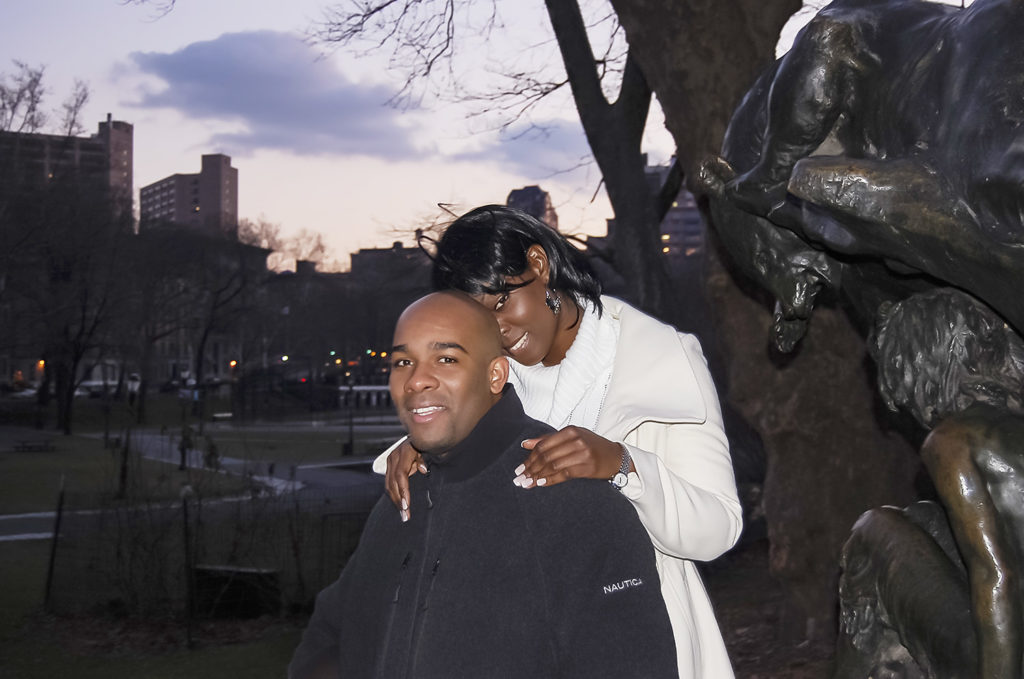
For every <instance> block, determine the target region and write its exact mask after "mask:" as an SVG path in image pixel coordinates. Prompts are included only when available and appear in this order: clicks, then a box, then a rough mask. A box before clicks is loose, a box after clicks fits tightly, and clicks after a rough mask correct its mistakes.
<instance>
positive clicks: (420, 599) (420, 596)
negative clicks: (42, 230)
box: [405, 474, 443, 678]
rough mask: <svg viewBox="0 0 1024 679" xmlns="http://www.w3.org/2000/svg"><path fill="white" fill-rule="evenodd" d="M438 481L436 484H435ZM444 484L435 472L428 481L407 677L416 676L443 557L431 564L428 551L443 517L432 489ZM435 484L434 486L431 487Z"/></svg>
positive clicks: (439, 487) (437, 488)
mask: <svg viewBox="0 0 1024 679" xmlns="http://www.w3.org/2000/svg"><path fill="white" fill-rule="evenodd" d="M435 482H436V486H435ZM442 485H443V479H442V478H441V477H440V475H438V474H434V475H433V476H432V477H431V478H430V479H429V481H428V483H427V527H426V530H425V531H424V532H423V560H422V566H421V567H420V574H419V578H418V579H417V581H416V595H417V600H416V601H414V602H413V606H414V608H413V627H412V638H411V643H410V649H409V650H410V653H409V661H408V666H407V667H406V673H405V676H406V677H410V678H414V677H416V667H417V665H418V660H419V651H420V636H421V634H422V631H423V618H424V616H425V615H426V612H427V608H428V606H427V601H428V599H429V598H430V592H431V590H432V589H433V588H434V577H435V576H436V575H437V569H438V568H439V567H440V565H441V559H439V558H438V559H435V560H434V562H433V564H430V559H429V557H428V553H429V550H430V547H431V541H430V535H431V533H432V532H433V531H434V523H435V520H439V519H441V518H443V517H440V516H437V517H435V514H434V510H436V509H437V504H438V501H437V500H435V499H434V498H433V497H431V492H430V491H431V490H433V491H434V496H437V495H438V494H439V491H440V490H441V487H442ZM432 486H433V488H431V487H432ZM428 567H429V568H430V575H429V576H428V575H427V573H426V571H427V568H428Z"/></svg>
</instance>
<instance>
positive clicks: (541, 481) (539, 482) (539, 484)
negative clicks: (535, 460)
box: [537, 479, 548, 486]
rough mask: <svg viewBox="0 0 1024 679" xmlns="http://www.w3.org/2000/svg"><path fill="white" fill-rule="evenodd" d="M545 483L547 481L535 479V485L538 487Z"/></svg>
mask: <svg viewBox="0 0 1024 679" xmlns="http://www.w3.org/2000/svg"><path fill="white" fill-rule="evenodd" d="M547 482H548V480H547V479H537V485H538V486H543V485H544V484H546V483H547Z"/></svg>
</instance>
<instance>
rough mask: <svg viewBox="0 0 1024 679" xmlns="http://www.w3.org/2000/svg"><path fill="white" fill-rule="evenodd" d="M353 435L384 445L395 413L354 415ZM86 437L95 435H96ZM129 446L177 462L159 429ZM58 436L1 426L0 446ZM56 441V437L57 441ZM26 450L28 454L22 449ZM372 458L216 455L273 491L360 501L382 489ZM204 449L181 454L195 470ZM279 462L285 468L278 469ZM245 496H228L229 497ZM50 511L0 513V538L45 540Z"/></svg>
mask: <svg viewBox="0 0 1024 679" xmlns="http://www.w3.org/2000/svg"><path fill="white" fill-rule="evenodd" d="M349 426H350V425H349V424H348V422H347V421H343V422H341V423H338V422H327V423H319V424H311V423H309V422H305V423H303V422H285V423H270V422H263V423H253V424H251V425H248V424H247V425H246V426H245V427H235V426H234V425H232V424H229V423H215V424H212V425H207V426H206V431H205V432H204V433H211V432H216V431H232V430H233V431H253V432H256V431H309V430H310V429H311V428H313V429H315V430H317V431H344V432H347V431H348V429H349ZM352 429H353V434H354V437H355V438H356V440H359V441H362V442H365V441H374V442H375V443H378V444H379V445H380V446H381V449H382V450H383V448H385V447H386V446H387V445H388V444H389V443H390V442H392V441H394V440H396V438H397V437H398V436H399V435H400V434H401V428H400V426H399V425H398V423H397V419H396V418H387V417H381V416H376V415H375V416H371V417H369V418H358V419H356V421H355V422H354V423H353V425H352ZM90 436H95V437H100V436H101V434H91V435H90ZM131 436H132V447H133V448H134V449H135V450H137V451H138V452H139V453H140V454H141V455H142V456H143V457H145V458H147V459H150V460H155V461H158V462H164V463H166V464H173V465H179V464H180V463H181V453H180V452H179V451H178V438H177V437H175V436H173V435H167V434H162V433H160V431H159V430H135V431H133V432H132V435H131ZM55 438H58V436H57V435H55V434H54V433H53V432H45V431H40V430H37V429H31V428H23V427H9V426H0V450H12V449H13V447H14V445H15V443H16V442H18V441H36V440H39V441H45V440H50V439H55ZM56 443H57V444H58V445H59V441H57V442H56ZM26 454H30V453H26ZM372 461H373V457H371V456H364V457H340V456H339V457H338V460H337V461H334V462H321V463H315V464H299V465H295V468H294V470H292V468H291V465H287V466H286V465H275V463H273V462H266V461H254V460H242V459H237V458H231V457H221V458H220V467H221V470H222V471H223V472H224V473H227V474H239V475H247V476H251V477H252V478H253V479H254V480H255V481H258V482H260V483H262V484H264V485H266V486H267V487H268V488H271V489H272V490H273V491H274V492H277V493H280V492H286V491H299V492H301V491H302V490H303V489H333V490H336V491H338V493H339V495H340V496H342V497H344V496H346V495H348V496H351V499H352V501H353V502H354V503H359V504H361V505H365V504H366V503H367V498H373V497H375V496H377V495H378V494H379V492H381V491H382V490H383V480H382V478H381V477H380V476H378V475H376V474H373V473H372V471H371V470H370V463H371V462H372ZM204 462H205V460H204V454H203V452H202V451H200V450H195V449H193V450H190V451H189V452H188V454H187V455H186V463H187V464H188V466H189V467H191V468H195V469H202V468H204V466H205V465H204ZM282 467H284V468H282ZM238 499H244V498H235V499H231V498H229V499H227V500H226V501H234V500H238ZM92 511H94V510H84V511H77V512H74V514H75V515H79V514H82V515H84V514H89V513H91V512H92ZM54 520H55V512H32V513H27V514H10V515H0V542H7V541H14V540H40V539H49V538H50V537H52V534H53V527H54Z"/></svg>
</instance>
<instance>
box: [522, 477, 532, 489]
mask: <svg viewBox="0 0 1024 679" xmlns="http://www.w3.org/2000/svg"><path fill="white" fill-rule="evenodd" d="M520 485H521V486H522V487H523V488H529V487H530V486H532V485H533V479H531V478H530V477H529V476H524V477H523V482H522V484H520Z"/></svg>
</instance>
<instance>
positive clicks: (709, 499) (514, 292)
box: [374, 206, 741, 679]
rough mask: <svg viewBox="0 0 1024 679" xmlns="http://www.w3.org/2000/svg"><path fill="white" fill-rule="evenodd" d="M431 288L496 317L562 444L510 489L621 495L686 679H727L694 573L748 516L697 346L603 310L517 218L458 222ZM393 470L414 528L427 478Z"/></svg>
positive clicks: (470, 216) (412, 466)
mask: <svg viewBox="0 0 1024 679" xmlns="http://www.w3.org/2000/svg"><path fill="white" fill-rule="evenodd" d="M433 278H434V281H433V282H434V286H435V287H436V288H437V289H453V288H454V289H458V290H462V291H464V292H466V293H468V294H469V295H471V296H472V297H473V298H474V299H476V300H477V301H478V302H480V303H481V304H483V305H484V306H486V307H487V308H489V309H491V310H492V311H493V313H494V316H495V318H496V319H497V321H498V325H499V327H500V329H501V334H502V340H503V345H504V347H505V352H506V354H507V355H508V357H509V359H510V360H509V363H510V366H511V369H512V370H511V374H512V375H511V377H510V379H509V381H510V382H512V383H513V385H514V386H515V389H516V391H517V393H518V394H519V396H520V399H521V400H522V402H523V406H524V408H525V410H526V412H527V414H528V415H530V416H531V417H534V418H536V419H539V420H542V421H544V422H547V423H548V424H550V425H552V426H553V427H555V428H556V429H558V430H559V431H556V432H554V433H552V434H549V435H547V436H545V437H543V438H539V439H528V440H526V441H524V442H523V447H524V448H526V449H527V450H530V451H531V453H530V455H529V457H528V458H527V460H526V461H525V462H524V464H523V465H521V466H520V467H519V468H518V469H517V470H516V473H517V476H516V477H515V478H514V479H510V481H511V482H512V483H515V484H516V485H518V486H520V487H521V488H523V492H537V491H536V490H531V489H532V488H535V487H537V486H545V485H547V486H550V485H554V484H556V483H562V482H564V481H566V480H569V479H573V478H597V479H608V480H609V481H611V482H612V483H613V485H614V486H615V487H617V488H619V489H620V490H621V492H622V493H623V494H624V495H625V496H626V497H627V498H629V500H630V501H631V502H632V503H633V505H634V506H635V507H636V510H637V513H638V514H639V516H640V519H641V521H642V522H643V524H644V526H645V527H646V528H647V531H648V533H649V534H650V537H651V541H652V542H653V544H654V547H655V550H656V552H655V554H656V559H657V563H658V571H659V573H660V575H661V585H662V594H663V596H664V598H665V602H666V604H667V607H668V610H669V617H670V618H671V621H672V627H673V631H674V633H675V639H676V647H677V655H678V660H679V676H680V677H683V678H693V677H708V678H713V679H721V678H723V677H725V678H728V677H731V676H732V669H731V666H730V663H729V659H728V656H727V655H726V651H725V646H724V643H723V642H722V638H721V634H720V632H719V630H718V625H717V623H716V621H715V617H714V613H713V611H712V609H711V604H710V601H709V600H708V597H707V594H706V592H705V591H704V587H703V585H702V583H701V581H700V577H699V575H698V573H697V570H696V567H695V565H694V563H693V561H694V560H697V561H707V560H710V559H714V558H716V557H718V556H719V555H721V554H722V553H723V552H725V551H726V550H728V549H729V548H731V547H732V546H733V545H734V544H735V542H736V540H737V539H738V537H739V534H740V528H741V512H740V505H739V501H738V500H737V497H736V485H735V480H734V477H733V471H732V464H731V461H730V458H729V447H728V442H727V440H726V437H725V432H724V431H723V428H722V415H721V412H720V409H719V405H718V400H717V397H716V395H715V389H714V384H713V383H712V381H711V376H710V374H709V373H708V369H707V365H706V362H705V360H704V356H703V354H702V352H701V349H700V345H699V343H698V342H697V340H696V338H694V337H693V336H691V335H685V334H681V333H677V332H676V331H675V330H674V329H673V328H671V327H670V326H667V325H665V324H663V323H661V322H659V321H657V320H655V319H653V318H651V317H649V316H647V315H645V314H643V313H641V312H640V311H637V310H636V309H634V308H633V307H631V306H629V305H628V304H625V303H624V302H622V301H620V300H617V299H614V298H612V297H606V296H601V294H600V292H601V286H600V283H599V282H598V280H597V278H596V277H595V276H594V274H593V272H592V271H591V269H590V266H589V264H588V263H587V262H586V260H585V259H584V257H583V256H582V254H581V253H580V252H579V251H578V250H577V249H576V248H574V247H572V246H571V245H569V243H568V242H567V241H566V240H565V239H564V238H562V237H561V236H560V235H559V234H558V233H557V232H555V231H553V230H552V229H550V228H548V227H547V226H545V225H544V224H542V223H541V222H539V221H537V220H536V219H534V218H533V217H531V216H529V215H527V214H526V213H524V212H521V211H518V210H515V209H512V208H507V207H502V206H484V207H480V208H477V209H475V210H473V211H471V212H469V213H467V214H465V215H463V216H462V217H460V218H459V219H457V220H456V221H455V222H453V223H452V224H451V226H449V227H448V229H447V230H446V231H445V233H444V235H443V237H442V238H441V240H440V242H439V243H438V247H437V255H436V257H435V260H434V272H433ZM385 457H386V464H387V490H388V493H389V495H390V496H391V499H392V500H393V501H394V502H395V504H396V505H398V507H399V508H400V510H401V511H402V514H403V517H405V518H408V511H409V506H408V501H407V492H408V476H409V475H411V474H413V473H416V471H417V469H419V470H420V471H425V470H424V469H423V468H422V463H421V462H420V460H419V459H418V456H417V455H416V453H415V451H414V450H413V449H412V447H411V446H409V445H396V446H394V447H393V449H392V450H389V451H387V452H386V453H385V454H384V455H381V456H380V457H378V459H377V460H376V462H375V463H374V468H375V469H376V470H377V471H378V472H383V471H384V464H385ZM581 624H585V621H581ZM609 643H614V640H609ZM637 652H642V649H637Z"/></svg>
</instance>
